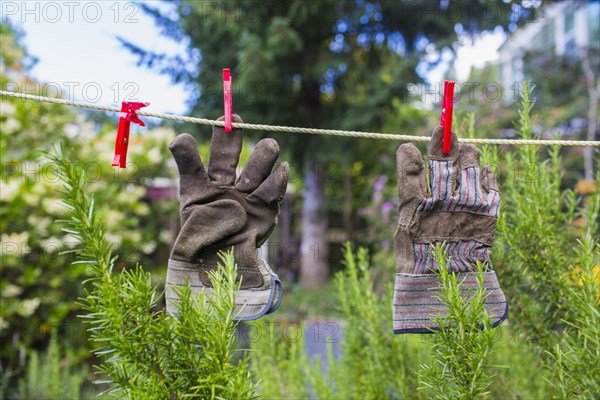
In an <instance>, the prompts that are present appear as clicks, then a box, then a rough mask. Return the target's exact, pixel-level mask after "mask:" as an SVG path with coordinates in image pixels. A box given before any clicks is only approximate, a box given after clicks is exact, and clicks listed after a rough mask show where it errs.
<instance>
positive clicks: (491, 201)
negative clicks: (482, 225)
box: [481, 167, 500, 216]
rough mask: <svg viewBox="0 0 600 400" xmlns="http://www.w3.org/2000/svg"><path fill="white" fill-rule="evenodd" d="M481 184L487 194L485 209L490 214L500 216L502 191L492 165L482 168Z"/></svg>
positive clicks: (485, 194)
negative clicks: (499, 188)
mask: <svg viewBox="0 0 600 400" xmlns="http://www.w3.org/2000/svg"><path fill="white" fill-rule="evenodd" d="M481 175H482V176H481V186H482V189H483V193H484V196H485V200H484V205H485V206H484V208H483V211H484V212H485V213H486V214H487V215H490V216H498V211H499V210H500V191H499V190H498V182H497V181H496V176H494V172H493V171H492V169H491V168H490V167H484V168H483V169H482V170H481Z"/></svg>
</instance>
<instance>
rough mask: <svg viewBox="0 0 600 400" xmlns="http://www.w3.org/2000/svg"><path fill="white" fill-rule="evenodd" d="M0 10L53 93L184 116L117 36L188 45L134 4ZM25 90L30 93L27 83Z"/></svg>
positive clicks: (459, 70)
mask: <svg viewBox="0 0 600 400" xmlns="http://www.w3.org/2000/svg"><path fill="white" fill-rule="evenodd" d="M155 4H156V3H155ZM0 11H1V14H0V17H1V19H2V21H5V20H6V19H9V20H10V21H11V22H12V23H13V24H14V25H16V26H17V27H18V28H19V29H20V30H21V31H22V32H23V33H24V34H25V36H24V38H23V43H24V44H25V46H26V48H27V51H28V52H29V54H30V55H32V56H34V57H36V58H37V59H38V62H37V64H36V65H35V66H34V68H33V70H32V75H33V77H34V78H35V79H36V80H38V81H41V82H47V83H49V84H48V85H47V87H46V89H47V92H48V93H49V94H54V93H56V92H57V91H58V90H59V89H57V88H58V87H60V88H61V89H60V90H61V93H62V95H63V97H64V98H68V99H72V100H76V101H85V102H91V103H96V104H102V105H114V104H115V103H119V102H120V101H122V100H124V99H127V100H136V101H147V102H149V103H150V104H151V105H150V107H149V108H148V110H149V111H155V112H166V113H175V114H184V113H186V111H187V106H186V103H185V101H186V99H187V98H188V93H186V90H185V88H184V87H183V86H182V85H176V84H173V83H172V82H171V81H170V78H169V77H167V76H165V75H161V74H159V73H158V72H157V71H154V70H149V69H147V68H144V67H141V66H137V65H136V61H137V57H136V56H134V55H133V54H131V53H130V52H129V50H127V49H125V48H123V47H122V45H121V44H120V43H119V41H118V40H117V37H118V36H121V37H123V38H125V39H127V40H129V41H131V42H133V43H135V44H140V45H142V47H144V48H147V49H151V50H154V51H158V52H166V53H168V54H183V52H184V51H185V47H184V44H182V43H177V42H174V41H171V40H169V39H166V38H164V37H162V36H161V35H160V31H159V29H158V28H157V27H156V26H155V25H154V22H153V20H152V18H151V17H149V16H147V15H145V13H144V12H143V11H142V10H141V9H140V8H139V6H138V5H136V4H135V3H133V2H117V1H91V2H85V1H72V2H64V1H53V2H40V1H35V2H22V1H9V0H5V1H3V2H1V3H0ZM503 40H504V34H502V33H500V32H495V33H489V34H485V35H482V36H481V37H480V38H479V39H478V40H476V42H475V43H474V44H471V45H467V46H463V47H462V48H460V49H459V50H458V58H457V60H456V63H455V69H456V76H457V78H458V80H459V81H460V80H464V79H466V78H467V77H468V74H469V71H470V68H471V67H472V66H476V67H482V66H483V65H484V64H485V62H488V61H492V60H495V59H496V58H497V52H496V50H497V49H498V47H499V46H500V44H501V43H502V41H503ZM107 55H110V56H107ZM223 67H227V66H225V65H224V66H223ZM445 73H446V71H445V67H444V65H442V66H440V67H439V68H437V69H434V70H433V71H431V72H429V73H428V76H427V78H428V80H429V81H431V82H441V81H443V79H444V78H445V77H444V75H445ZM232 75H233V79H235V75H234V74H232ZM21 89H22V90H21V91H23V92H27V90H26V89H27V88H21ZM198 117H202V116H198Z"/></svg>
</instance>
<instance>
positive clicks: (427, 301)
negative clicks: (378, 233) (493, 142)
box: [393, 127, 508, 333]
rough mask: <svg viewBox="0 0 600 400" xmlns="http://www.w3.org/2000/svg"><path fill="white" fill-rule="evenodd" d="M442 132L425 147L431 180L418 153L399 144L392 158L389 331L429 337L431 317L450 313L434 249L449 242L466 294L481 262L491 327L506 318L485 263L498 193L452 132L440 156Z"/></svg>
mask: <svg viewBox="0 0 600 400" xmlns="http://www.w3.org/2000/svg"><path fill="white" fill-rule="evenodd" d="M442 136H443V128H442V127H437V128H436V129H435V130H434V132H433V136H432V138H431V143H430V144H429V150H428V153H427V154H428V159H429V182H430V185H429V186H428V185H427V183H426V176H425V174H426V170H425V165H424V163H423V159H422V156H421V152H420V151H419V150H418V149H417V148H416V147H415V146H414V145H413V144H409V143H407V144H403V145H401V146H400V147H399V148H398V152H397V153H396V163H397V173H398V200H399V203H398V210H399V214H400V215H399V221H398V229H397V231H396V234H395V235H394V245H395V252H396V279H395V284H394V305H393V314H394V316H393V326H394V333H428V332H431V331H432V330H435V329H437V328H439V327H438V326H436V324H435V322H434V319H435V317H437V316H445V315H447V309H446V306H445V305H443V304H442V302H441V301H440V299H439V298H438V297H439V296H440V294H441V292H440V289H439V283H440V282H439V278H438V276H437V274H436V273H435V272H434V271H435V270H437V269H438V267H439V266H438V265H437V263H436V262H435V260H434V257H433V254H432V250H433V248H434V247H435V245H437V244H441V243H444V242H445V243H446V249H447V253H448V262H447V265H448V266H449V268H450V270H451V271H453V272H455V273H458V274H459V278H458V281H459V282H463V291H465V293H468V292H469V290H470V289H473V290H474V289H475V288H477V272H476V267H475V264H476V262H477V261H480V262H482V263H485V265H486V266H487V267H486V270H485V280H484V286H485V292H486V296H487V297H486V300H485V310H486V311H487V312H488V313H489V314H490V316H491V320H492V323H493V326H497V325H498V324H500V323H501V322H502V321H503V320H504V319H505V318H506V316H507V314H508V304H507V301H506V298H505V297H504V293H503V292H502V289H501V288H500V286H499V284H498V279H497V278H496V273H495V272H494V271H493V270H492V264H491V262H490V249H491V247H492V244H493V242H494V236H495V233H496V222H497V220H498V211H499V209H500V192H499V191H498V184H497V182H496V178H495V177H494V174H493V173H492V170H491V169H490V168H489V167H484V168H483V169H480V167H479V154H480V152H479V150H478V149H477V148H476V147H474V146H471V145H468V144H463V145H460V146H459V144H458V140H457V138H456V135H454V134H452V139H451V151H450V154H447V155H444V154H443V153H442Z"/></svg>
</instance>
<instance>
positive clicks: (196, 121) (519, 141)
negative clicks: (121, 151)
mask: <svg viewBox="0 0 600 400" xmlns="http://www.w3.org/2000/svg"><path fill="white" fill-rule="evenodd" d="M0 95H4V96H10V97H16V98H21V99H27V100H34V101H41V102H46V103H56V104H63V105H66V106H73V107H82V108H91V109H94V110H102V111H112V112H116V113H119V112H121V108H120V107H114V106H102V105H97V104H92V103H79V102H76V101H70V100H65V99H57V98H53V97H44V96H35V95H31V94H25V93H16V92H8V91H4V90H0ZM136 113H137V115H140V116H145V117H154V118H161V119H170V120H174V121H183V122H190V123H193V124H201V125H216V126H224V125H225V122H224V121H215V120H212V119H205V118H196V117H185V116H181V115H174V114H163V113H156V112H151V111H145V110H139V111H137V112H136ZM231 125H232V126H233V127H234V128H242V129H254V130H260V131H272V132H289V133H308V134H313V135H332V136H349V137H358V138H368V139H385V140H402V141H413V142H429V141H430V140H431V137H429V136H412V135H397V134H391V133H376V132H359V131H343V130H336V129H317V128H299V127H293V126H276V125H262V124H247V123H238V122H234V123H232V124H231ZM459 141H460V142H462V143H474V144H512V145H528V144H532V145H538V146H594V147H600V141H589V140H537V139H469V138H461V139H459Z"/></svg>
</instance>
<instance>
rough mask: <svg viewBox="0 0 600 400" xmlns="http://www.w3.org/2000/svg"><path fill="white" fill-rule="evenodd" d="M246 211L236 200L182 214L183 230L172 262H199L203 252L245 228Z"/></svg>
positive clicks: (195, 207)
mask: <svg viewBox="0 0 600 400" xmlns="http://www.w3.org/2000/svg"><path fill="white" fill-rule="evenodd" d="M247 218H248V217H247V214H246V211H245V210H244V208H243V207H242V206H241V205H240V203H238V202H237V201H234V200H218V201H215V202H213V203H210V204H205V205H198V206H193V207H190V208H188V210H187V211H186V212H185V213H182V215H181V219H182V224H181V225H182V226H181V231H179V235H178V236H177V240H176V241H175V245H174V246H173V251H172V252H171V259H173V260H181V261H187V262H194V261H199V260H198V257H199V254H200V252H201V251H202V250H203V249H204V248H206V247H207V246H210V245H212V244H215V243H217V242H219V241H220V240H223V239H225V238H227V237H228V236H231V235H233V234H235V233H237V232H239V231H240V230H241V229H243V228H244V226H245V225H246V221H247Z"/></svg>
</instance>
